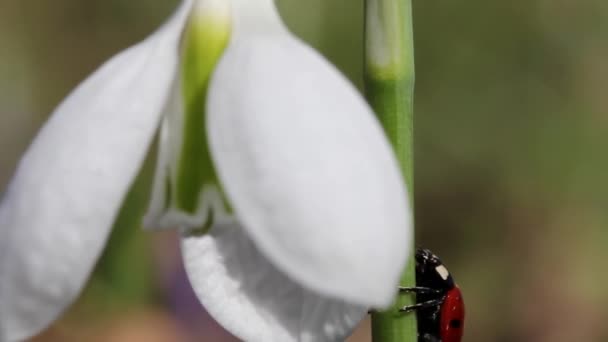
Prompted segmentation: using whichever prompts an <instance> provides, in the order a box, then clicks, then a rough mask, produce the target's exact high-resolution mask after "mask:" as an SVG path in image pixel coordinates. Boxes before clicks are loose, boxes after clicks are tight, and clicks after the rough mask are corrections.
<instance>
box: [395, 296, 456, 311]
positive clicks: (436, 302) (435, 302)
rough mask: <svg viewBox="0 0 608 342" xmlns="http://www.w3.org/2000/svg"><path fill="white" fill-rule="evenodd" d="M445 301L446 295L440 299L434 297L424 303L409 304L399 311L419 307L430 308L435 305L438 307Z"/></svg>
mask: <svg viewBox="0 0 608 342" xmlns="http://www.w3.org/2000/svg"><path fill="white" fill-rule="evenodd" d="M444 301H445V297H441V298H439V299H433V300H429V301H426V302H422V303H416V304H413V305H407V306H404V307H402V308H401V309H399V312H411V311H414V310H418V309H428V308H433V307H438V306H440V305H441V304H443V302H444Z"/></svg>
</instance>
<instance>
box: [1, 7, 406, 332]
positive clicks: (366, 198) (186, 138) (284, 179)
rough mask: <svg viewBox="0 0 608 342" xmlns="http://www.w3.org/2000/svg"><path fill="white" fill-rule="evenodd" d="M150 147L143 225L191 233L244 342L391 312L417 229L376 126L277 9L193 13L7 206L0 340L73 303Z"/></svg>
mask: <svg viewBox="0 0 608 342" xmlns="http://www.w3.org/2000/svg"><path fill="white" fill-rule="evenodd" d="M189 18H190V19H189ZM189 23H190V24H189ZM200 28H202V31H201V32H203V33H201V32H198V33H197V31H196V30H198V29H200ZM189 35H192V36H189ZM189 37H190V38H192V37H194V38H193V39H194V40H191V39H190V38H189ZM201 37H203V38H201ZM205 37H206V38H205ZM196 39H202V40H199V41H197V40H196ZM192 42H194V45H192V44H191V43H192ZM197 42H198V43H200V44H198V43H197ZM184 44H185V45H186V46H187V47H188V48H187V49H183V46H184ZM197 44H198V45H197ZM224 47H225V50H224ZM206 49H207V50H208V53H207V55H205V51H206ZM184 51H185V52H184ZM197 51H198V52H200V51H202V54H199V53H198V52H197ZM222 51H223V53H220V52H222ZM214 54H215V55H214ZM214 56H215V57H214ZM199 57H200V58H201V59H200V60H197V58H199ZM214 58H215V59H216V60H217V59H218V58H219V63H218V64H217V66H215V68H213V66H214V65H215V64H214V63H215V61H214ZM182 61H183V63H182ZM201 65H202V66H201ZM182 66H183V67H182ZM205 66H206V67H207V69H205ZM197 70H199V71H200V70H208V71H209V70H212V73H210V72H208V73H209V75H205V74H204V72H203V71H201V72H200V73H197ZM184 71H188V72H184ZM190 72H192V73H190ZM192 79H194V81H192ZM198 81H201V83H199V84H198V86H192V83H193V82H194V83H196V82H198ZM188 82H190V83H188ZM188 84H190V86H188ZM189 87H190V88H189ZM197 113H198V114H199V116H197ZM155 136H157V137H158V141H159V142H158V144H157V145H158V146H159V151H158V162H157V164H158V165H157V171H156V176H155V177H156V178H155V182H154V186H153V196H152V199H151V202H150V207H149V212H148V214H147V216H146V218H145V221H146V224H147V225H149V226H153V227H161V228H163V227H165V228H166V227H176V228H179V229H180V231H181V232H182V234H183V239H182V251H183V255H184V262H185V265H186V269H187V271H188V274H189V277H190V280H191V282H192V285H193V287H194V289H195V291H196V293H197V295H198V297H199V299H200V300H201V301H202V303H203V304H204V305H205V306H206V308H207V309H208V310H209V312H210V313H211V314H212V315H213V316H214V317H215V318H216V319H217V320H218V321H219V322H220V323H221V324H222V325H224V326H225V327H226V328H227V329H228V330H230V331H231V332H232V333H233V334H235V335H236V336H238V337H240V338H242V339H244V340H247V341H333V340H340V339H343V338H344V337H345V336H347V335H348V334H349V333H350V331H351V330H352V329H353V327H354V326H355V325H356V323H357V322H358V321H359V320H360V319H361V317H363V315H365V313H366V311H367V308H368V307H386V306H387V305H389V304H390V303H391V301H392V298H393V296H394V294H395V289H396V285H397V282H398V278H399V275H400V271H401V269H402V267H403V266H404V263H405V261H406V260H405V259H406V255H407V254H408V253H409V251H408V247H407V246H409V244H410V239H411V237H410V235H411V228H410V213H409V211H408V209H407V208H408V204H407V202H406V201H407V200H406V193H405V190H404V186H403V184H402V181H401V177H400V174H399V170H398V166H397V164H396V161H395V158H394V156H393V155H392V152H391V149H390V146H389V144H388V142H387V141H386V138H385V137H384V135H383V133H382V130H381V128H380V126H379V124H378V122H377V121H376V120H375V119H374V116H373V113H372V111H371V109H370V108H369V107H368V105H367V104H366V103H365V101H364V100H363V99H362V97H361V96H360V95H359V94H358V93H357V91H356V90H355V89H354V88H353V87H352V86H351V85H350V84H349V83H348V81H347V80H346V79H345V78H344V77H343V76H341V75H340V74H339V72H338V71H337V70H336V69H335V68H334V67H333V66H331V65H330V64H329V63H328V62H327V61H326V60H325V59H324V58H323V57H321V56H320V55H319V54H318V53H317V52H315V51H314V50H313V49H311V48H310V47H308V46H306V45H305V44H303V43H302V42H301V41H299V40H298V39H297V38H295V37H294V36H292V35H291V34H290V33H289V32H288V30H287V29H286V27H285V26H284V24H283V23H282V22H281V20H280V17H279V15H278V13H277V10H276V9H275V7H274V3H273V1H272V0H187V1H183V3H182V4H181V6H180V7H179V8H178V10H177V11H176V13H175V14H174V15H173V16H172V18H171V19H170V20H169V21H168V22H167V23H166V24H165V25H164V26H162V27H161V28H160V29H159V30H158V31H157V32H156V33H154V34H153V35H151V36H150V37H149V38H147V39H146V40H144V41H143V42H142V43H140V44H138V45H135V46H134V47H131V48H130V49H127V50H126V51H124V52H122V53H120V54H119V55H117V56H116V57H114V58H112V59H111V60H110V61H108V62H107V63H105V64H104V65H103V66H102V67H101V68H100V69H99V70H97V71H96V72H95V73H93V75H91V76H90V77H89V78H88V79H87V80H85V81H84V82H83V83H82V84H81V85H80V86H78V87H77V88H76V90H74V91H73V92H72V93H71V94H70V95H69V96H68V97H67V98H66V99H65V100H64V101H63V102H62V103H61V104H60V105H59V107H58V108H57V109H56V110H55V111H54V113H53V114H52V115H51V117H50V119H49V120H48V122H47V123H46V124H45V125H44V127H43V128H42V129H41V130H40V132H39V133H38V136H37V137H36V139H35V140H34V141H33V143H32V144H31V146H30V147H29V149H28V151H27V152H26V153H25V155H24V156H23V158H22V160H21V161H20V163H19V165H18V167H17V170H16V173H15V175H14V178H13V179H12V181H11V182H10V184H9V186H8V188H7V189H6V191H5V193H4V196H3V198H2V202H0V231H1V233H2V238H1V239H0V303H1V305H0V341H17V340H22V339H26V338H28V337H30V336H32V335H34V334H36V333H38V332H39V331H41V330H43V329H44V328H45V327H47V326H48V325H49V324H50V323H51V322H52V321H53V320H55V319H56V318H57V317H58V316H59V315H60V314H61V312H62V311H63V310H64V309H65V308H66V307H67V306H68V305H69V304H70V303H71V302H72V301H73V300H74V299H75V298H76V297H77V295H78V293H79V292H80V290H81V289H82V287H83V285H84V284H85V282H86V279H87V278H88V277H89V274H90V272H91V270H92V268H93V266H94V264H95V262H96V260H97V258H98V257H99V255H100V253H101V251H102V249H103V247H104V245H105V243H106V240H107V237H108V235H109V232H110V229H111V227H112V224H113V222H114V220H115V218H116V215H117V212H118V211H119V209H120V208H121V204H122V201H123V200H124V198H125V195H126V193H127V192H128V190H129V188H130V186H131V184H132V182H133V181H134V178H135V177H136V176H137V173H138V171H139V169H140V167H141V165H142V163H143V160H144V159H145V157H146V155H147V153H148V150H149V149H150V146H151V145H152V144H151V142H152V141H153V139H154V138H155ZM130 271H132V270H125V272H130Z"/></svg>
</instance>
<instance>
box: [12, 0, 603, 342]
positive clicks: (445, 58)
mask: <svg viewBox="0 0 608 342" xmlns="http://www.w3.org/2000/svg"><path fill="white" fill-rule="evenodd" d="M176 3H177V1H158V0H129V1H127V0H104V1H101V0H87V1H82V0H53V1H24V0H0V144H1V146H2V153H0V189H3V188H4V186H5V184H6V183H7V182H8V179H9V177H10V175H11V174H12V173H13V171H14V168H15V166H16V163H17V161H18V158H19V156H20V154H21V153H23V151H24V150H25V148H26V147H27V145H28V143H29V141H30V140H31V139H32V137H33V135H34V134H35V132H36V131H37V129H38V128H39V127H40V125H41V124H42V123H43V122H44V120H45V119H46V117H47V116H48V114H49V113H50V112H51V111H52V110H53V108H54V107H55V106H56V105H57V104H58V102H59V101H61V99H62V98H63V97H64V96H65V95H66V94H67V93H68V92H69V91H70V90H71V89H72V88H73V87H74V86H76V85H77V84H78V82H79V81H81V80H82V79H83V78H85V77H86V75H88V74H89V73H90V72H92V71H93V70H94V69H95V68H96V66H98V65H99V64H100V63H102V62H103V61H104V60H106V59H107V58H109V57H110V56H112V55H113V54H115V53H116V52H118V51H119V50H121V49H123V48H125V47H127V46H128V45H130V44H132V43H134V42H136V41H138V40H140V39H142V38H143V37H145V36H146V35H147V34H149V33H150V32H151V31H152V30H153V29H154V28H156V27H157V26H158V25H159V24H160V23H161V22H162V21H163V20H164V18H166V17H167V16H168V14H169V13H170V12H171V11H172V9H173V8H174V6H175V5H176ZM278 4H279V7H280V9H281V12H282V13H283V15H284V17H285V20H286V21H287V23H288V25H289V26H290V27H291V28H292V30H293V31H294V32H296V33H297V34H298V35H299V36H300V37H302V38H303V39H305V40H306V41H308V42H310V43H311V44H312V45H314V46H315V47H317V48H319V49H320V50H321V51H322V53H323V54H325V55H326V56H327V57H328V58H329V59H330V60H332V61H333V62H334V63H336V64H337V65H338V67H339V68H341V69H342V70H343V71H344V72H345V73H346V74H347V75H348V76H349V77H350V78H351V79H352V80H353V81H354V82H355V83H356V84H357V85H359V86H360V85H361V79H362V76H361V69H362V49H363V47H362V15H363V0H307V1H302V0H278ZM414 20H415V42H416V63H417V64H416V70H417V85H416V98H415V104H416V111H415V118H416V119H415V124H416V136H415V144H416V145H415V152H416V170H415V174H416V181H415V182H416V222H417V244H418V245H421V246H425V247H428V248H431V249H432V250H434V251H435V252H436V253H437V254H439V255H440V256H441V257H442V259H443V260H444V262H445V263H446V264H447V265H448V267H449V268H450V270H451V271H452V273H453V274H454V275H455V277H456V279H457V281H458V282H459V284H460V286H461V287H462V288H463V291H464V295H465V299H466V304H467V322H466V332H465V338H464V341H471V342H473V341H481V342H487V341H497V342H502V341H535V342H536V341H541V342H542V341H547V342H549V341H550V342H562V341H563V342H572V341H608V325H607V324H605V321H606V320H608V291H606V290H607V284H608V267H607V265H606V264H605V262H606V261H607V260H608V249H607V248H606V247H605V245H606V244H607V243H608V229H607V223H608V214H607V211H606V210H605V206H606V204H607V203H608V181H606V180H604V179H603V177H605V176H606V175H607V174H608V158H607V157H606V153H605V151H604V148H605V147H606V146H605V145H606V142H607V137H608V135H607V133H608V113H607V108H608V96H606V95H605V91H606V90H607V89H608V69H607V67H606V61H607V60H608V45H607V42H608V2H605V1H600V0H595V1H594V0H586V1H567V0H511V1H485V0H469V1H454V0H414ZM134 195H137V194H134ZM183 278H184V277H183V272H182V270H181V269H180V267H179V254H178V253H177V250H176V240H175V237H174V236H173V235H171V234H170V233H166V234H165V233H163V234H162V235H150V234H145V233H143V232H140V231H139V230H137V229H135V227H126V228H125V227H123V228H121V229H119V230H117V231H116V232H115V233H114V236H113V237H112V240H111V243H110V248H109V249H108V250H107V251H106V253H105V256H104V258H103V259H102V261H101V262H100V264H99V266H98V268H97V271H96V273H95V276H94V277H93V279H92V280H91V282H90V284H89V286H88V288H87V290H86V291H85V293H84V294H83V296H82V297H81V299H80V300H79V302H78V303H77V304H76V305H74V306H73V307H72V309H71V310H70V311H69V312H68V313H67V314H66V315H65V317H64V318H63V319H62V320H61V321H60V322H58V323H57V324H56V325H55V326H54V327H52V328H51V329H49V330H48V331H47V332H45V333H44V334H43V335H41V336H40V337H39V338H37V340H40V341H80V340H84V339H86V340H93V341H97V340H99V341H133V340H145V341H190V340H192V341H194V340H204V341H230V340H234V339H233V338H230V337H228V336H227V335H226V334H225V333H224V332H222V330H221V329H220V328H219V327H217V325H215V324H214V323H213V322H212V321H211V320H210V319H209V317H208V316H206V315H205V314H204V312H203V311H202V310H201V309H200V308H199V307H198V304H197V303H196V301H195V300H194V299H193V297H192V295H191V293H190V292H189V291H190V289H189V288H188V285H187V283H186V282H185V281H184V280H183ZM0 305H1V303H0ZM368 336H369V331H368V330H367V327H366V326H365V325H364V326H363V327H362V329H361V330H360V331H359V332H358V333H357V336H356V337H354V338H353V339H352V340H353V341H366V340H367V339H368V338H369V337H368Z"/></svg>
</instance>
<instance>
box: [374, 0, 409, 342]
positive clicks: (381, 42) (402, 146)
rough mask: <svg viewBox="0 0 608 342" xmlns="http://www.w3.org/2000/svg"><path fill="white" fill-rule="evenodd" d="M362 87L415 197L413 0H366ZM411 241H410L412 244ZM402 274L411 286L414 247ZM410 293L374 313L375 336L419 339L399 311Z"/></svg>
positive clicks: (388, 340) (390, 340) (380, 341)
mask: <svg viewBox="0 0 608 342" xmlns="http://www.w3.org/2000/svg"><path fill="white" fill-rule="evenodd" d="M365 45H366V49H365V54H366V56H365V57H366V61H365V92H366V96H367V99H368V101H369V103H370V104H371V106H372V107H373V108H374V110H375V111H376V113H377V114H378V116H379V119H380V121H381V123H382V125H383V127H384V130H385V132H386V134H387V136H388V138H389V140H390V142H391V144H392V145H393V148H394V151H395V154H396V156H397V159H398V161H399V165H400V166H401V170H402V172H403V178H404V180H405V182H406V184H407V188H408V191H409V197H410V203H413V198H414V196H413V194H414V191H413V187H414V183H413V170H414V162H413V127H414V123H413V96H414V44H413V28H412V4H411V0H366V8H365ZM410 247H412V246H410ZM410 250H411V251H412V255H411V256H410V258H409V262H408V264H407V265H406V269H405V271H404V273H403V275H402V277H401V285H402V286H414V285H415V282H416V277H415V267H414V265H415V264H414V255H413V253H414V248H411V249H410ZM414 301H415V298H414V296H413V295H409V294H400V295H398V297H397V299H396V300H395V303H394V304H393V306H392V307H391V308H389V309H388V310H387V311H384V312H376V313H374V314H372V339H373V341H374V342H405V341H411V342H414V341H417V329H416V315H414V314H413V313H408V314H402V313H399V308H401V307H403V306H405V305H410V304H413V303H414Z"/></svg>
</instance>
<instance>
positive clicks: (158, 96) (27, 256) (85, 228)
mask: <svg viewBox="0 0 608 342" xmlns="http://www.w3.org/2000/svg"><path fill="white" fill-rule="evenodd" d="M190 6H191V3H190V1H186V2H184V5H183V6H181V7H180V9H179V10H178V12H177V13H176V14H175V15H174V16H173V18H172V19H171V20H170V21H169V22H168V23H167V24H166V25H165V26H164V27H163V28H161V29H160V30H159V31H157V32H156V33H155V34H154V35H152V36H151V37H149V38H148V39H147V40H145V41H144V42H142V43H140V44H139V45H137V46H135V47H132V48H130V49H128V50H126V51H124V52H123V53H121V54H119V55H118V56H116V57H114V58H113V59H111V60H110V61H109V62H107V63H106V64H105V65H103V66H102V67H101V68H100V69H99V70H97V71H96V72H95V73H94V74H93V75H92V76H90V77H89V78H88V79H87V80H86V81H84V82H83V83H82V84H81V85H80V86H79V87H78V88H77V89H76V90H75V91H74V92H73V93H72V94H70V95H69V96H68V97H67V98H66V99H65V100H64V102H63V103H62V104H61V105H60V106H59V107H58V108H57V109H56V110H55V112H54V113H53V114H52V116H51V118H50V119H49V121H48V122H47V123H46V124H45V125H44V127H43V128H42V129H41V131H40V132H39V134H38V136H37V137H36V139H35V140H34V142H33V143H32V145H31V146H30V147H29V149H28V151H27V152H26V154H25V155H24V156H23V159H22V160H21V162H20V164H19V166H18V168H17V171H16V174H15V176H14V178H13V180H12V181H11V183H10V185H9V187H8V189H7V191H6V193H5V195H4V197H3V199H2V202H1V204H0V232H1V236H2V239H1V240H0V303H2V304H1V305H0V341H15V340H22V339H25V338H27V337H29V336H31V335H33V334H36V333H37V332H39V331H40V330H42V329H44V328H45V327H46V326H47V325H48V324H50V322H51V321H52V320H54V319H56V318H57V316H58V315H59V314H60V313H61V312H62V311H63V309H64V308H65V307H66V306H67V305H69V304H70V303H71V302H72V301H73V299H74V298H75V297H76V296H77V295H78V293H79V292H80V289H81V288H82V286H83V284H84V283H85V281H86V279H87V277H88V276H89V273H90V272H91V270H92V268H93V266H94V264H95V262H96V260H97V258H98V256H99V254H100V252H101V250H102V249H103V246H104V244H105V241H106V238H107V236H108V234H109V231H110V228H111V226H112V224H113V221H114V219H115V216H116V214H117V212H118V210H119V208H120V205H121V203H122V200H123V198H124V196H125V194H126V192H127V191H128V189H129V187H130V185H131V182H132V180H133V178H134V177H135V175H136V174H137V171H138V169H139V167H140V165H141V163H142V161H143V159H144V157H145V154H146V152H147V149H148V146H149V144H150V141H151V139H152V137H153V135H154V133H155V131H156V128H157V125H158V120H159V116H160V112H161V110H162V107H163V105H164V101H165V97H166V94H167V93H168V91H169V87H170V85H171V83H172V80H173V78H174V75H175V71H176V66H177V62H178V58H179V56H178V45H179V37H180V35H181V31H182V27H183V25H184V22H185V19H186V16H187V13H188V11H189V8H190Z"/></svg>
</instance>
